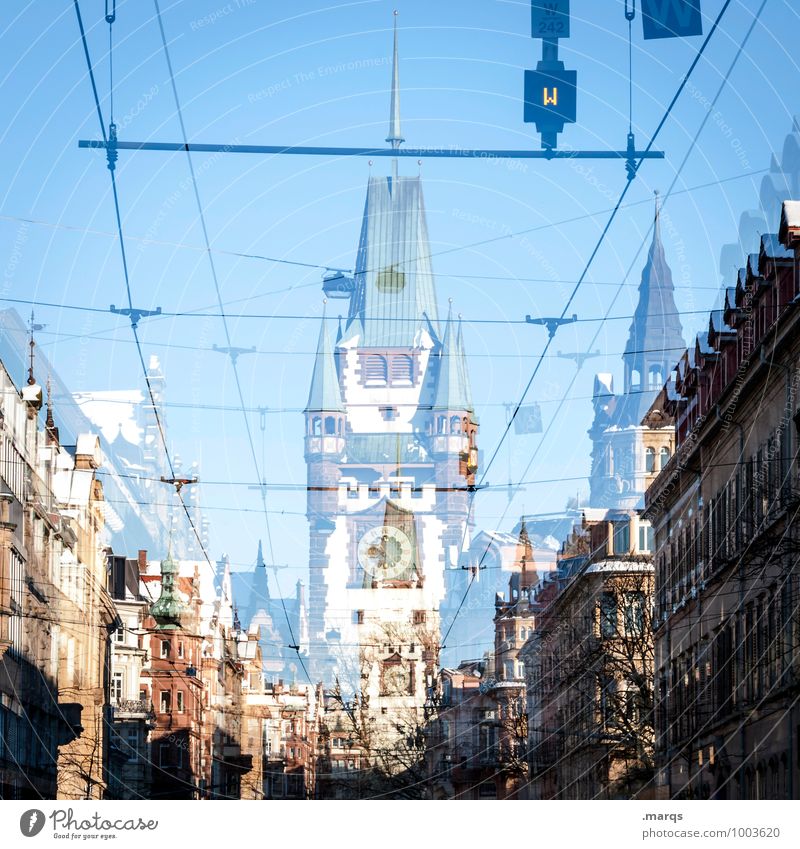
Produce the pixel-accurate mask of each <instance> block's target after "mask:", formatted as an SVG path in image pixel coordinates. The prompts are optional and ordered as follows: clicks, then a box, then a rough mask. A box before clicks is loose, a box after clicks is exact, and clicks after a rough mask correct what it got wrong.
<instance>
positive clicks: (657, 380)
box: [648, 365, 664, 389]
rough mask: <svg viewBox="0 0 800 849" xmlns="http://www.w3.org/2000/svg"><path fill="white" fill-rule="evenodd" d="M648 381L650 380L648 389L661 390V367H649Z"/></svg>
mask: <svg viewBox="0 0 800 849" xmlns="http://www.w3.org/2000/svg"><path fill="white" fill-rule="evenodd" d="M648 375H649V380H650V387H649V388H650V389H661V387H662V386H663V385H664V375H663V373H662V371H661V366H659V365H655V366H650V371H649V372H648Z"/></svg>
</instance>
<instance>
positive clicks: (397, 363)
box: [392, 354, 414, 386]
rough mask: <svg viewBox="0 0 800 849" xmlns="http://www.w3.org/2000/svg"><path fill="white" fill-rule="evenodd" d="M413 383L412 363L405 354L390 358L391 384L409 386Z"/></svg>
mask: <svg viewBox="0 0 800 849" xmlns="http://www.w3.org/2000/svg"><path fill="white" fill-rule="evenodd" d="M413 382H414V361H413V360H412V359H411V357H409V356H407V355H406V354H398V355H397V356H396V357H393V358H392V383H394V384H401V385H403V384H404V385H407V386H410V385H411V384H412V383H413Z"/></svg>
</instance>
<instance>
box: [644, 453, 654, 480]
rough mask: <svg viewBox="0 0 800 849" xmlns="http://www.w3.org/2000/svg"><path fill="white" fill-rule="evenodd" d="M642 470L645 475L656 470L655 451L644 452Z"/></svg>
mask: <svg viewBox="0 0 800 849" xmlns="http://www.w3.org/2000/svg"><path fill="white" fill-rule="evenodd" d="M644 470H645V472H647V474H650V473H651V472H654V471H655V470H656V449H655V448H652V447H651V448H647V449H646V450H645V452H644Z"/></svg>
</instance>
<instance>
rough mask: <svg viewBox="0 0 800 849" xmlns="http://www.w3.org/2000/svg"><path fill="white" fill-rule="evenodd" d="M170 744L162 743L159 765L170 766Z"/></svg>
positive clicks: (159, 752)
mask: <svg viewBox="0 0 800 849" xmlns="http://www.w3.org/2000/svg"><path fill="white" fill-rule="evenodd" d="M169 761H170V757H169V743H160V744H159V746H158V765H159V766H169V765H170V763H169Z"/></svg>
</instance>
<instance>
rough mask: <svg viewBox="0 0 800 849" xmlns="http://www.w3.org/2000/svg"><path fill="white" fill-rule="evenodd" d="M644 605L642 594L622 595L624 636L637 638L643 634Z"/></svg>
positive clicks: (629, 593) (628, 593) (630, 593)
mask: <svg viewBox="0 0 800 849" xmlns="http://www.w3.org/2000/svg"><path fill="white" fill-rule="evenodd" d="M644 605H645V598H644V593H643V592H639V591H636V592H627V593H625V595H624V607H623V610H624V614H623V618H624V622H625V636H627V637H639V636H641V634H642V633H643V632H644Z"/></svg>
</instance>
